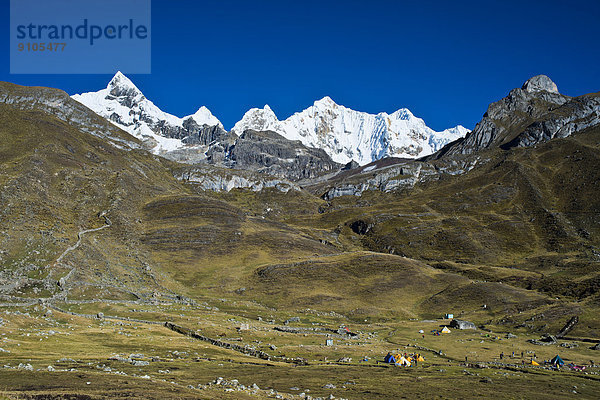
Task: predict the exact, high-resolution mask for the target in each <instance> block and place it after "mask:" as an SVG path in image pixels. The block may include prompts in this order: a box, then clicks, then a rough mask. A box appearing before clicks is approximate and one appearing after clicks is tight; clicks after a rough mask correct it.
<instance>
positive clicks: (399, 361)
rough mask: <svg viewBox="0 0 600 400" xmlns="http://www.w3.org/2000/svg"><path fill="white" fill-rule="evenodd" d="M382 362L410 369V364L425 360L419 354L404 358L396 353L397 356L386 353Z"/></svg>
mask: <svg viewBox="0 0 600 400" xmlns="http://www.w3.org/2000/svg"><path fill="white" fill-rule="evenodd" d="M405 354H406V353H405ZM383 361H384V362H385V363H388V364H395V365H398V366H402V367H410V366H412V364H413V363H414V362H415V361H416V362H422V361H425V359H424V358H423V356H422V355H420V354H414V355H413V356H408V355H407V356H406V357H405V356H403V355H402V354H400V353H397V354H392V353H388V354H387V355H386V356H385V358H384V359H383Z"/></svg>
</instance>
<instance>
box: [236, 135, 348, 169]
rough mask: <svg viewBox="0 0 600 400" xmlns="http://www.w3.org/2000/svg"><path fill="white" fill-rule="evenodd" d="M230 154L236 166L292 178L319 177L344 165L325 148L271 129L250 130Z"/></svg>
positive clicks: (242, 136) (237, 141) (240, 138)
mask: <svg viewBox="0 0 600 400" xmlns="http://www.w3.org/2000/svg"><path fill="white" fill-rule="evenodd" d="M226 153H227V156H228V160H229V161H230V162H231V166H233V167H235V168H238V169H251V170H254V171H258V172H262V173H265V174H268V175H272V176H277V177H281V178H286V179H290V180H298V179H306V178H315V177H317V176H319V175H321V174H323V173H326V172H329V171H332V170H338V169H340V168H341V165H340V164H337V163H335V162H333V161H331V158H329V156H328V155H327V154H326V153H325V152H324V151H323V150H321V149H313V148H309V147H306V146H304V145H303V144H302V143H300V142H299V141H291V140H287V139H285V138H284V137H282V136H281V135H279V134H277V133H275V132H271V131H263V132H259V131H254V130H246V131H245V132H244V133H243V134H242V135H241V136H240V137H239V138H238V139H237V140H236V141H235V143H234V144H233V145H232V146H230V147H229V148H228V149H227V150H226Z"/></svg>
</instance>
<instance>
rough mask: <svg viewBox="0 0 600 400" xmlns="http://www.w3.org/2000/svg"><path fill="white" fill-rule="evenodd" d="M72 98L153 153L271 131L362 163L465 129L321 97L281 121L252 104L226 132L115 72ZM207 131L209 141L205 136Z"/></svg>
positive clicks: (206, 114) (431, 145)
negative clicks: (179, 111)
mask: <svg viewBox="0 0 600 400" xmlns="http://www.w3.org/2000/svg"><path fill="white" fill-rule="evenodd" d="M72 98H73V99H75V100H77V101H78V102H80V103H82V104H84V105H86V106H88V107H89V108H90V109H92V110H93V111H94V112H96V113H97V114H99V115H100V116H103V117H105V118H107V119H109V120H110V121H112V122H113V123H115V124H116V125H117V126H119V127H120V128H122V129H124V130H126V131H127V132H129V133H130V134H132V135H134V136H135V137H137V138H138V139H141V140H145V141H146V142H147V146H148V147H149V148H151V149H152V150H153V152H154V153H155V154H168V153H169V152H173V151H178V152H180V151H181V150H184V149H186V148H190V147H191V148H192V149H193V150H192V151H197V150H198V149H199V146H198V145H199V144H200V145H203V146H207V143H206V142H213V141H214V140H217V141H220V142H223V141H227V140H228V139H227V137H229V138H232V136H233V135H234V134H235V136H240V135H242V134H243V133H244V131H245V130H247V129H251V130H255V131H261V130H270V131H273V132H275V133H278V134H280V135H281V136H283V137H284V138H286V139H288V140H300V141H301V142H302V144H303V145H305V146H307V147H313V148H317V149H322V150H324V151H325V152H326V153H327V154H328V155H329V156H330V157H331V159H332V160H333V161H335V162H337V163H340V164H346V163H348V162H350V161H356V162H358V163H359V164H361V165H364V164H368V163H369V162H372V161H376V160H378V159H381V158H384V157H409V158H417V157H422V156H426V155H429V154H432V153H434V152H436V151H438V150H439V149H441V148H442V147H443V146H444V145H445V144H447V143H450V142H452V141H454V140H456V139H458V138H460V137H463V136H464V135H465V134H466V133H467V132H468V130H467V129H466V128H464V127H463V126H461V125H458V126H456V127H453V128H449V129H446V130H444V131H441V132H436V131H434V130H432V129H431V128H429V127H427V125H426V124H425V122H424V121H423V120H422V119H420V118H417V117H415V116H414V115H413V114H412V113H411V112H410V110H408V109H406V108H401V109H399V110H397V111H395V112H393V113H391V114H388V113H385V112H380V113H378V114H369V113H366V112H361V111H355V110H352V109H350V108H347V107H344V106H341V105H338V104H337V103H335V102H334V101H333V100H332V99H331V98H330V97H329V96H325V97H323V98H322V99H320V100H317V101H315V102H314V103H313V105H311V106H309V107H308V108H306V109H304V110H302V111H299V112H296V113H294V114H292V115H291V116H290V117H288V118H287V119H285V120H282V121H280V120H279V119H278V118H277V116H276V115H275V113H274V111H273V110H272V109H271V108H270V107H269V106H268V105H265V106H264V107H263V108H262V109H261V108H251V109H250V110H248V111H247V112H246V113H245V114H244V116H242V119H240V120H239V121H238V122H236V124H234V126H233V128H232V129H231V131H230V132H229V133H227V132H226V131H225V129H224V127H223V124H222V123H221V122H220V121H219V119H218V118H217V117H215V116H214V115H213V114H212V113H211V112H210V110H209V109H208V108H206V107H205V106H201V107H200V108H199V109H198V111H197V112H196V113H194V114H192V115H188V116H184V117H181V118H180V117H176V116H174V115H172V114H169V113H166V112H164V111H162V110H161V109H159V108H158V107H157V106H156V105H154V103H152V102H151V101H150V100H148V99H147V98H146V97H145V96H144V95H143V93H142V92H141V91H140V90H139V88H137V86H135V84H134V83H133V82H132V81H131V80H130V79H129V78H127V77H126V76H125V75H123V74H122V73H121V72H117V73H116V74H115V76H114V77H113V78H112V79H111V81H110V82H109V83H108V85H107V87H106V88H105V89H101V90H99V91H97V92H87V93H82V94H75V95H73V96H72ZM215 132H217V133H215ZM206 136H208V137H209V138H210V140H205V139H203V138H204V137H206ZM197 137H199V138H200V139H197ZM201 150H203V151H204V152H207V151H208V150H209V149H208V148H203V149H201Z"/></svg>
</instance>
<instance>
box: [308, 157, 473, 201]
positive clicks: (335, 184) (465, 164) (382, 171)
mask: <svg viewBox="0 0 600 400" xmlns="http://www.w3.org/2000/svg"><path fill="white" fill-rule="evenodd" d="M480 160H481V158H480V157H479V156H472V157H468V158H463V159H460V160H442V161H437V162H435V163H430V162H423V161H413V160H401V161H398V162H397V163H394V164H392V165H383V166H380V164H382V163H378V162H376V163H374V164H371V165H367V166H365V167H360V168H358V169H357V170H356V171H352V172H353V173H352V174H349V175H346V176H345V175H344V174H340V176H339V177H336V178H333V179H331V181H330V182H328V183H326V184H325V188H326V189H325V190H322V197H323V199H325V200H332V199H334V198H336V197H340V196H361V195H362V194H363V193H364V192H365V191H368V190H379V191H382V192H395V191H401V190H408V189H412V188H413V187H414V186H415V185H417V184H418V183H424V182H428V181H432V180H437V179H440V178H441V177H443V176H444V175H459V174H463V173H465V172H468V171H470V170H471V169H473V168H474V167H475V166H476V165H477V164H480ZM320 186H322V185H320ZM316 187H318V186H316Z"/></svg>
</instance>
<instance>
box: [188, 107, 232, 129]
mask: <svg viewBox="0 0 600 400" xmlns="http://www.w3.org/2000/svg"><path fill="white" fill-rule="evenodd" d="M191 117H192V118H193V119H194V121H196V123H197V124H198V125H200V126H202V125H209V126H214V125H218V126H220V127H223V125H222V124H221V121H219V120H218V119H217V117H215V116H214V115H213V114H212V113H211V112H210V110H209V109H208V108H206V107H205V106H202V107H200V108H199V109H198V111H196V112H195V113H194V114H192V115H191ZM183 119H186V118H185V117H184V118H183Z"/></svg>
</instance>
